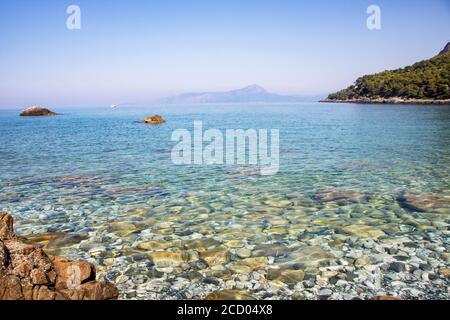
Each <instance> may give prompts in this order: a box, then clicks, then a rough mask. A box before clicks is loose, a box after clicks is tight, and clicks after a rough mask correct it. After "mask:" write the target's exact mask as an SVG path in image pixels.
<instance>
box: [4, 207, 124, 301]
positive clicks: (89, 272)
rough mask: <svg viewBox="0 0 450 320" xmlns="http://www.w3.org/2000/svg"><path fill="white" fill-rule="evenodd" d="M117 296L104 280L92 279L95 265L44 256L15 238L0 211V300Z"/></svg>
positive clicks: (112, 287) (9, 222)
mask: <svg viewBox="0 0 450 320" xmlns="http://www.w3.org/2000/svg"><path fill="white" fill-rule="evenodd" d="M117 296H118V290H117V288H116V287H115V286H114V285H113V284H112V283H109V282H107V281H97V280H95V267H94V266H93V265H92V264H90V263H88V262H84V261H70V260H67V259H64V258H62V257H57V256H50V255H47V254H46V253H45V252H44V251H43V250H42V248H41V247H39V246H35V245H31V244H26V243H24V242H22V241H20V240H18V239H17V238H16V236H15V235H14V230H13V218H12V217H11V215H9V214H8V213H6V212H2V211H0V300H108V299H115V298H117Z"/></svg>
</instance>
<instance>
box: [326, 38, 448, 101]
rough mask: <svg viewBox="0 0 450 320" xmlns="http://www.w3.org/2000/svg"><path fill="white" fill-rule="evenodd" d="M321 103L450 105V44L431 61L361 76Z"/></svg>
mask: <svg viewBox="0 0 450 320" xmlns="http://www.w3.org/2000/svg"><path fill="white" fill-rule="evenodd" d="M320 102H333V103H363V104H379V103H386V104H450V43H447V45H446V46H445V48H444V49H443V50H442V51H441V52H440V53H439V54H438V55H437V56H435V57H433V58H431V59H429V60H424V61H420V62H417V63H415V64H413V65H412V66H407V67H405V68H400V69H396V70H388V71H383V72H380V73H376V74H373V75H366V76H363V77H360V78H358V79H357V80H356V82H355V83H354V84H353V85H351V86H350V87H348V88H347V89H344V90H341V91H338V92H336V93H332V94H330V95H329V96H328V97H327V98H326V99H324V100H321V101H320Z"/></svg>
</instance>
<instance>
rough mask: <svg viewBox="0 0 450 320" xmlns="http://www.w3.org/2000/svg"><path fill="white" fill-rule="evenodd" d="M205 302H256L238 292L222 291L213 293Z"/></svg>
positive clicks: (252, 298) (246, 294)
mask: <svg viewBox="0 0 450 320" xmlns="http://www.w3.org/2000/svg"><path fill="white" fill-rule="evenodd" d="M205 300H258V299H257V298H256V297H255V296H253V295H251V294H249V293H247V292H245V291H240V290H222V291H217V292H213V293H211V294H209V295H207V296H206V297H205Z"/></svg>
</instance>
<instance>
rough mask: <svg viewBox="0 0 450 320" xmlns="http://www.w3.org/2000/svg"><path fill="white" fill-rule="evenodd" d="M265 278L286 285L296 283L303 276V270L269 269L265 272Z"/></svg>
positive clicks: (300, 280) (301, 279)
mask: <svg viewBox="0 0 450 320" xmlns="http://www.w3.org/2000/svg"><path fill="white" fill-rule="evenodd" d="M267 278H268V279H269V280H279V281H281V282H283V283H285V284H288V285H291V284H292V285H296V284H297V283H299V282H302V281H303V279H304V278H305V272H304V271H303V270H301V269H299V270H289V269H285V270H283V269H275V268H273V269H269V270H268V272H267Z"/></svg>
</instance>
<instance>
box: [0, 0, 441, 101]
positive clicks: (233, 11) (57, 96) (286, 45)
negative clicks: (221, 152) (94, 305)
mask: <svg viewBox="0 0 450 320" xmlns="http://www.w3.org/2000/svg"><path fill="white" fill-rule="evenodd" d="M72 4H75V5H78V6H79V8H80V10H81V29H80V30H69V29H68V28H67V27H66V20H67V18H68V17H69V14H67V13H66V9H67V7H68V6H69V5H72ZM372 4H375V5H378V6H379V7H380V9H381V30H369V29H368V28H367V26H366V21H367V18H368V17H369V15H368V14H367V12H366V10H367V8H368V6H369V5H372ZM448 41H450V0H427V1H423V0H371V1H366V0H314V1H313V0H309V1H302V0H292V1H290V0H226V1H225V0H142V1H138V0H126V1H125V0H115V1H102V0H71V1H65V0H2V1H1V2H0V108H15V107H26V106H29V105H35V104H36V105H45V106H48V107H56V106H57V107H62V106H70V107H85V106H102V105H110V104H115V103H123V102H129V101H133V102H137V103H140V102H146V101H151V100H153V99H157V98H160V97H164V96H169V95H173V94H179V93H184V92H197V91H221V90H231V89H236V88H240V87H244V86H247V85H250V84H258V85H261V86H263V87H264V88H266V89H267V90H268V91H271V92H276V93H279V94H290V95H321V94H323V95H326V94H327V93H330V92H333V91H336V90H338V89H342V88H344V87H347V86H348V85H350V84H351V83H352V82H353V81H354V80H356V78H357V77H359V76H361V75H364V74H368V73H373V72H379V71H382V70H385V69H395V68H398V67H402V66H406V65H409V64H412V63H414V62H416V61H419V60H423V59H428V58H430V57H432V56H434V55H436V54H437V53H438V52H439V51H440V50H441V49H442V48H443V47H444V45H445V44H446V43H447V42H448Z"/></svg>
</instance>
